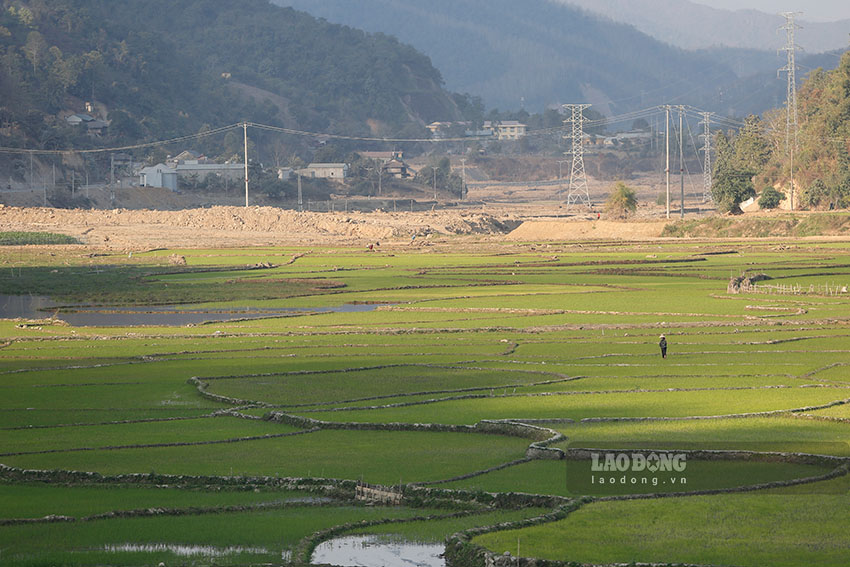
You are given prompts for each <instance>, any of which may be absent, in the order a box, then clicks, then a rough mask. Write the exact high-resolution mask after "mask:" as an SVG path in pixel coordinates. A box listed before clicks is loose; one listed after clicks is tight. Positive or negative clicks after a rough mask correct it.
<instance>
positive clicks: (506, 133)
mask: <svg viewBox="0 0 850 567" xmlns="http://www.w3.org/2000/svg"><path fill="white" fill-rule="evenodd" d="M527 129H528V126H526V125H525V124H523V123H522V122H518V121H516V120H502V121H501V122H491V121H489V120H488V121H486V122H484V126H483V130H485V131H486V130H489V131H490V132H492V135H493V136H494V137H495V138H496V139H497V140H519V139H520V138H522V137H524V136H525V134H526V130H527Z"/></svg>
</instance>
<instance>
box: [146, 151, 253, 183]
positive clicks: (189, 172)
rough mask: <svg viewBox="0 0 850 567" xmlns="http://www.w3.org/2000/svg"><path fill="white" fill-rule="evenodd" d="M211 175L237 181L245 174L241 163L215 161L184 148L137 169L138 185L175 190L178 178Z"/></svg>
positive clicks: (226, 180) (198, 177)
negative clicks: (158, 161)
mask: <svg viewBox="0 0 850 567" xmlns="http://www.w3.org/2000/svg"><path fill="white" fill-rule="evenodd" d="M209 175H213V176H215V177H217V178H218V179H221V180H222V181H225V182H231V181H232V182H239V181H241V180H242V179H243V178H244V176H245V164H243V163H233V162H225V163H216V162H214V161H212V160H210V159H208V158H207V157H206V156H203V155H198V154H196V153H194V152H191V151H189V150H186V151H184V152H181V153H179V154H177V155H176V156H174V157H170V158H169V159H167V160H166V161H165V163H158V164H156V165H152V166H149V167H145V168H143V169H141V170H140V171H139V185H141V186H142V187H164V188H166V189H171V190H172V191H177V181H178V179H180V178H188V177H192V176H196V177H197V179H206V178H207V176H209Z"/></svg>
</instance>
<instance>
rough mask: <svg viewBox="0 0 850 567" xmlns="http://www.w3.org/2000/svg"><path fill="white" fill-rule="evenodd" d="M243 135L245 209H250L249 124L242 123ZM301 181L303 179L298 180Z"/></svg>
mask: <svg viewBox="0 0 850 567" xmlns="http://www.w3.org/2000/svg"><path fill="white" fill-rule="evenodd" d="M242 134H243V140H244V144H245V207H246V208H247V207H248V123H247V122H243V123H242ZM298 180H299V181H301V178H300V177H299V179H298Z"/></svg>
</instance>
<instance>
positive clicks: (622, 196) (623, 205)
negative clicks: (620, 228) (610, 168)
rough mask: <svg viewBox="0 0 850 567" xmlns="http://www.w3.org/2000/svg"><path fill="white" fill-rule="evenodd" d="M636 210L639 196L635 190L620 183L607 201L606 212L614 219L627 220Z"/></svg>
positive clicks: (615, 186)
mask: <svg viewBox="0 0 850 567" xmlns="http://www.w3.org/2000/svg"><path fill="white" fill-rule="evenodd" d="M636 210H637V196H636V195H635V191H634V189H632V188H631V187H629V186H627V185H626V184H625V183H623V182H622V181H618V182H617V183H616V184H615V185H614V188H613V189H612V190H611V194H610V195H608V200H607V201H605V212H606V213H607V214H608V215H610V216H612V217H614V218H626V217H628V216H629V215H631V214H632V213H634V212H635V211H636Z"/></svg>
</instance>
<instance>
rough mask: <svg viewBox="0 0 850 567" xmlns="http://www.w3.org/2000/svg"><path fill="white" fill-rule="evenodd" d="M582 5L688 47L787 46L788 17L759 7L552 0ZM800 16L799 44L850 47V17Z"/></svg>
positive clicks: (664, 0) (659, 0) (682, 0)
mask: <svg viewBox="0 0 850 567" xmlns="http://www.w3.org/2000/svg"><path fill="white" fill-rule="evenodd" d="M550 1H552V2H554V3H560V4H566V5H572V6H578V7H580V8H583V9H586V10H589V11H591V12H594V13H597V14H601V15H604V16H607V17H609V18H611V19H612V20H614V21H617V22H624V23H628V24H631V25H633V26H635V28H637V29H639V30H641V31H642V32H644V33H646V34H648V35H651V36H652V37H655V38H657V39H659V40H661V41H664V42H667V43H669V44H671V45H676V46H678V47H682V48H685V49H702V48H708V47H718V46H726V47H740V48H749V49H761V50H767V51H773V50H776V49H779V48H780V47H782V46H784V45H785V42H786V38H785V32H780V31H779V28H780V27H782V26H783V25H784V24H785V18H783V17H782V16H780V15H779V14H778V13H777V14H767V13H765V12H760V11H758V10H749V9H746V10H734V11H732V10H722V9H718V8H712V7H710V6H705V5H703V4H697V3H695V2H690V1H688V0H550ZM803 10H804V12H803V13H802V14H801V15H799V16H798V18H797V21H798V23H799V25H800V26H801V28H800V29H799V30H797V31H796V43H797V44H798V45H800V46H801V47H803V48H804V49H806V51H808V52H809V53H820V52H823V51H831V50H835V49H839V48H844V47H846V46H847V33H848V30H850V20H841V21H836V22H808V21H806V20H805V15H806V14H805V7H803Z"/></svg>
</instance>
